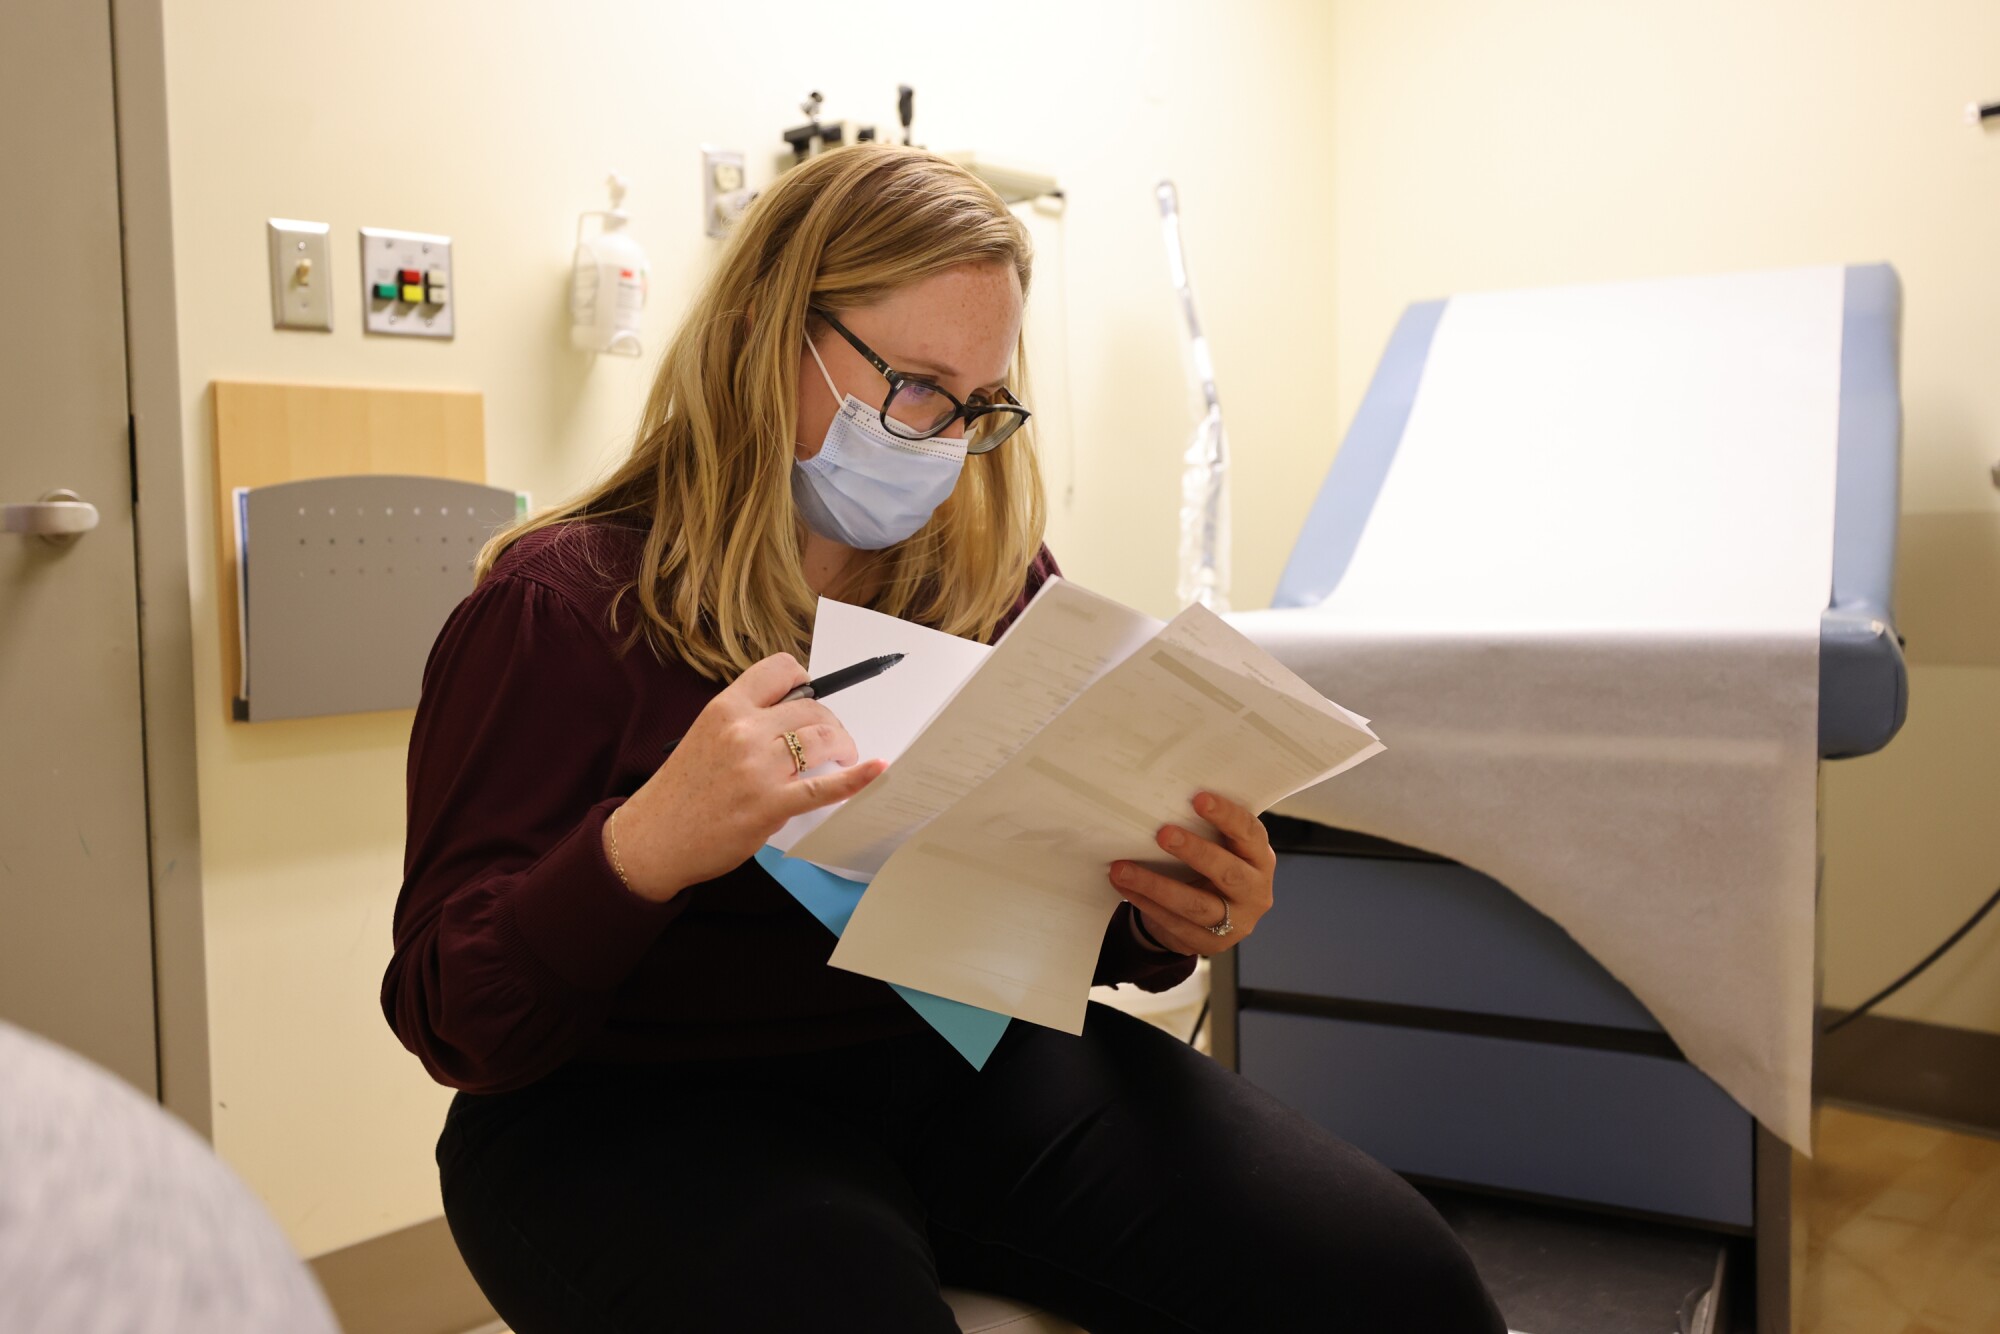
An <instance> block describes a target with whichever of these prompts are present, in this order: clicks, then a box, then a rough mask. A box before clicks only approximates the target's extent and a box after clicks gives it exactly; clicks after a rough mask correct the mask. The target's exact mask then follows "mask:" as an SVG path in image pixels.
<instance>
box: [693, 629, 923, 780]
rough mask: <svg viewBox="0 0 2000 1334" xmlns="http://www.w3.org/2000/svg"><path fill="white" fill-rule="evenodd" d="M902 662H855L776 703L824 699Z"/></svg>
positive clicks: (887, 657)
mask: <svg viewBox="0 0 2000 1334" xmlns="http://www.w3.org/2000/svg"><path fill="white" fill-rule="evenodd" d="M902 660H903V655H902V654H900V653H885V654H883V655H882V656H881V657H879V658H869V659H868V660H866V661H865V662H857V663H855V664H854V665H853V666H852V667H842V668H841V669H840V670H839V671H836V672H828V673H827V674H826V675H825V676H822V677H819V678H818V679H816V680H812V681H808V682H806V683H805V684H804V685H802V686H794V687H793V688H792V689H791V690H789V691H787V692H786V693H785V697H784V698H783V699H781V700H779V701H778V703H780V704H786V703H789V702H790V701H792V700H795V699H825V698H826V697H827V696H828V695H831V694H832V693H833V692H834V691H836V690H845V689H847V687H849V686H858V685H860V684H861V683H862V682H863V681H872V680H873V679H875V678H876V677H878V676H880V675H881V674H882V673H884V672H886V671H888V670H889V669H890V668H891V667H894V666H895V665H896V664H897V663H899V662H901V661H902ZM681 740H682V738H680V737H675V738H674V739H673V740H672V741H669V742H668V743H667V744H666V745H665V746H664V747H663V748H662V749H661V751H660V753H661V754H662V755H671V754H673V753H674V747H675V746H678V745H680V743H681Z"/></svg>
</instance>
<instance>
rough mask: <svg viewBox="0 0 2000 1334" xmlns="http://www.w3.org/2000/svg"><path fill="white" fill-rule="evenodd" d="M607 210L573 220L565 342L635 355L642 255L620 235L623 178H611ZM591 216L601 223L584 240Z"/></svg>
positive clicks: (642, 300) (642, 299)
mask: <svg viewBox="0 0 2000 1334" xmlns="http://www.w3.org/2000/svg"><path fill="white" fill-rule="evenodd" d="M610 184H611V207H610V208H608V209H599V210H594V211H592V212H589V213H585V214H583V215H581V216H580V217H578V218H577V220H576V264H575V267H574V268H573V269H572V270H571V271H570V284H569V314H570V331H569V337H570V342H571V343H573V344H574V345H575V346H577V347H579V348H582V349H583V350H584V351H586V352H614V353H617V354H618V355H619V356H623V357H636V356H638V355H640V353H642V352H644V351H645V347H644V345H643V344H641V343H640V341H639V317H640V315H641V313H642V312H644V310H645V309H646V252H645V250H644V249H642V248H641V247H640V245H639V243H638V242H637V241H635V240H633V239H632V238H631V236H629V235H628V234H627V233H626V231H625V224H626V222H627V221H629V215H628V214H627V213H626V212H625V210H624V208H623V207H622V205H623V204H624V202H625V178H624V177H622V176H613V177H612V178H611V182H610ZM592 218H599V219H601V220H602V222H601V225H600V226H599V228H598V230H597V233H596V234H595V235H594V236H590V237H586V236H585V235H584V234H583V233H584V227H585V225H586V224H587V223H588V222H589V220H590V219H592Z"/></svg>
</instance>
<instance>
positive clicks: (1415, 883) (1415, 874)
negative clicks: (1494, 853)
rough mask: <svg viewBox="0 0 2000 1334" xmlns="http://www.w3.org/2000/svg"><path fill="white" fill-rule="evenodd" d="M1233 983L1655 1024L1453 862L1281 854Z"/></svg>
mask: <svg viewBox="0 0 2000 1334" xmlns="http://www.w3.org/2000/svg"><path fill="white" fill-rule="evenodd" d="M1237 967H1238V970H1239V971H1238V974H1237V985H1238V986H1240V987H1248V988H1257V989H1264V990H1270V991H1290V992H1295V993H1298V994H1300V995H1306V996H1326V997H1333V998H1336V999H1343V1000H1365V1001H1377V1002H1381V1003H1384V1004H1392V1005H1417V1006H1424V1007H1427V1008H1431V1009H1441V1010H1469V1011H1472V1012H1474V1013H1477V1014H1498V1015H1516V1016H1520V1017H1523V1018H1528V1019H1546V1020H1555V1021H1558V1022H1565V1023H1575V1024H1600V1025H1606V1026H1609V1027H1614V1028H1636V1029H1646V1030H1649V1031H1657V1030H1658V1028H1659V1025H1658V1024H1656V1023H1654V1021H1653V1016H1652V1015H1651V1014H1649V1013H1647V1011H1646V1007H1645V1006H1643V1005H1641V1004H1640V1003H1639V1002H1638V1000H1636V999H1635V998H1634V997H1633V995H1632V993H1631V992H1629V991H1627V990H1626V989H1625V987H1624V986H1623V985H1622V984H1621V983H1620V982H1619V981H1618V979H1616V978H1614V977H1613V976H1611V974H1610V973H1608V972H1606V971H1605V970H1604V968H1603V966H1602V965H1600V964H1599V963H1598V962H1597V961H1596V960H1595V959H1593V958H1591V957H1590V955H1589V954H1588V953H1586V952H1585V951H1584V949H1583V947H1582V946H1580V945H1578V944H1577V943H1576V942H1575V941H1574V940H1572V939H1570V936H1569V933H1568V932H1566V931H1564V930H1563V929H1562V928H1561V927H1559V926H1557V925H1556V924H1555V923H1554V922H1552V921H1550V920H1549V919H1548V918H1546V917H1544V916H1543V915H1542V914H1541V913H1539V912H1536V911H1535V910H1534V909H1533V908H1531V907H1529V906H1528V905H1527V904H1526V903H1524V902H1523V901H1522V900H1521V899H1519V898H1517V897H1516V896H1515V895H1514V893H1513V891H1511V890H1509V889H1508V888H1507V887H1506V886H1504V885H1502V884H1500V883H1499V882H1498V881H1497V880H1494V879H1492V878H1491V877H1489V876H1484V875H1481V874H1480V873H1479V872H1477V871H1474V870H1472V869H1470V868H1468V867H1464V866H1459V865H1457V864H1456V863H1453V862H1429V861H1424V862H1419V861H1392V860H1386V859H1381V858H1373V857H1335V856H1320V855H1314V854H1309V853H1280V854H1279V857H1278V873H1277V902H1276V904H1275V905H1274V906H1273V908H1272V910H1271V913H1270V915H1269V916H1267V917H1266V918H1265V919H1264V921H1263V922H1262V924H1260V925H1259V927H1258V930H1257V933H1256V935H1254V936H1252V937H1251V938H1250V939H1248V940H1246V941H1244V942H1243V944H1242V945H1241V946H1239V947H1238V950H1237Z"/></svg>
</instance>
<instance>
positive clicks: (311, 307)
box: [265, 218, 333, 329]
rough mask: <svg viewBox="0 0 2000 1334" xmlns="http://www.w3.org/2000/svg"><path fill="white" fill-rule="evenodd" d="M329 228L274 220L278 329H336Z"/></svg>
mask: <svg viewBox="0 0 2000 1334" xmlns="http://www.w3.org/2000/svg"><path fill="white" fill-rule="evenodd" d="M327 235H328V232H327V225H326V224H325V223H323V222H298V221H295V220H294V219H291V218H271V219H268V220H267V223H266V226H265V236H266V238H267V239H268V240H269V243H270V253H271V324H272V326H273V327H274V328H278V329H331V328H333V285H332V281H331V278H330V270H329V268H328V265H327Z"/></svg>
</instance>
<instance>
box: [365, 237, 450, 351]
mask: <svg viewBox="0 0 2000 1334" xmlns="http://www.w3.org/2000/svg"><path fill="white" fill-rule="evenodd" d="M402 269H415V270H417V271H418V272H419V273H421V274H423V275H425V277H426V278H427V279H428V277H429V275H430V274H431V272H432V271H433V270H438V269H441V270H443V271H444V283H443V284H442V286H443V288H444V301H443V302H442V303H438V304H432V303H430V302H428V301H404V300H401V299H400V298H399V297H397V298H391V297H379V296H376V295H375V288H376V285H377V284H378V283H379V284H385V285H388V286H391V287H395V288H397V289H398V291H399V292H400V290H401V288H402V284H401V283H400V282H399V281H398V280H397V276H396V275H397V273H398V271H399V270H402ZM361 309H362V310H364V311H365V312H367V313H366V315H365V316H364V317H363V320H362V323H363V325H364V326H365V327H366V328H367V330H368V332H369V333H375V334H399V335H403V336H407V337H412V338H449V337H451V336H452V324H453V315H454V313H455V312H456V311H457V310H458V287H457V284H456V280H455V279H454V277H453V275H452V271H451V238H450V237H449V236H434V235H432V234H431V233H429V232H399V231H396V230H394V229H393V228H389V227H363V228H362V229H361Z"/></svg>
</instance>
